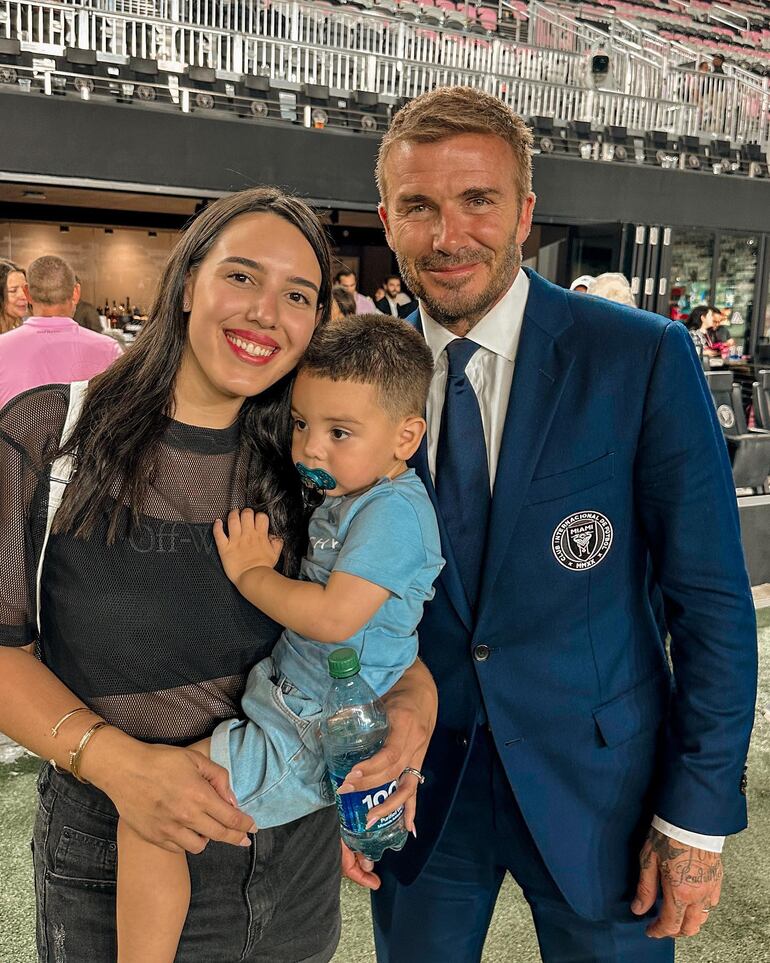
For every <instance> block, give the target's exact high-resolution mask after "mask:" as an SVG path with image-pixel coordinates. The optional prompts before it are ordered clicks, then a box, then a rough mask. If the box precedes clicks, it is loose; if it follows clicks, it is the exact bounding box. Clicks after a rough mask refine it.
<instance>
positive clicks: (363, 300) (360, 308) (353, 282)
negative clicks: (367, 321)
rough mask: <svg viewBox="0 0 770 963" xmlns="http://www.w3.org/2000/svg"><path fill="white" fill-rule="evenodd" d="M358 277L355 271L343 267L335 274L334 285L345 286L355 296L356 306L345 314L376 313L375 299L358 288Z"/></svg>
mask: <svg viewBox="0 0 770 963" xmlns="http://www.w3.org/2000/svg"><path fill="white" fill-rule="evenodd" d="M357 285H358V279H357V278H356V274H355V271H349V270H348V269H347V268H343V269H342V270H341V271H337V273H336V274H335V275H334V286H335V287H337V286H339V287H341V288H344V290H345V291H347V292H348V294H351V295H352V296H353V301H354V306H353V310H352V311H344V312H343V314H374V313H375V312H376V311H377V309H376V308H375V306H374V301H372V299H371V298H368V297H367V296H366V295H365V294H361V292H360V291H359V290H358V287H357Z"/></svg>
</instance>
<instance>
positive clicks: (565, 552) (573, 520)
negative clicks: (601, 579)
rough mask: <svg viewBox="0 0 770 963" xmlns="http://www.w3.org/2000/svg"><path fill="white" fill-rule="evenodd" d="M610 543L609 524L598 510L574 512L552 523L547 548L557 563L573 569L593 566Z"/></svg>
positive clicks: (603, 555)
mask: <svg viewBox="0 0 770 963" xmlns="http://www.w3.org/2000/svg"><path fill="white" fill-rule="evenodd" d="M611 545H612V524H611V523H610V520H609V518H607V516H606V515H602V514H601V512H576V513H575V514H574V515H570V516H568V517H567V518H565V519H563V520H562V521H561V522H559V524H558V525H557V526H556V528H555V530H554V533H553V538H552V539H551V549H552V550H553V554H554V556H555V557H556V561H557V562H558V563H559V565H563V566H564V568H568V569H571V570H572V571H573V572H584V571H585V570H586V569H588V568H594V566H596V565H598V564H599V562H601V561H602V559H603V558H604V557H605V556H606V554H607V552H609V550H610V547H611Z"/></svg>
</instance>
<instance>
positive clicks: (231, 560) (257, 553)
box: [214, 508, 283, 583]
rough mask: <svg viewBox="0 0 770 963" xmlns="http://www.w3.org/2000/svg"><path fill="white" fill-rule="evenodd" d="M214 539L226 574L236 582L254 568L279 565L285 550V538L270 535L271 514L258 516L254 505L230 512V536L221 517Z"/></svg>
mask: <svg viewBox="0 0 770 963" xmlns="http://www.w3.org/2000/svg"><path fill="white" fill-rule="evenodd" d="M214 541H215V542H216V544H217V548H218V549H219V557H220V558H221V559H222V565H223V567H224V570H225V573H226V574H227V577H228V578H229V579H230V581H231V582H235V583H237V582H238V579H239V578H240V577H241V576H242V575H243V574H244V572H248V570H249V569H251V568H257V567H259V566H266V567H267V568H275V565H276V563H277V561H278V559H279V558H280V555H281V550H282V549H283V539H282V538H277V537H276V536H273V535H270V534H269V522H268V518H267V515H265V514H263V513H262V512H260V513H258V514H256V515H255V514H254V511H253V510H252V509H251V508H244V509H243V511H242V512H238V511H232V512H230V514H229V515H228V516H227V534H226V535H225V529H224V526H223V525H222V520H221V519H220V518H218V519H217V520H216V521H215V522H214Z"/></svg>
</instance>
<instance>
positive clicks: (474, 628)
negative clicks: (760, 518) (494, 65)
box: [373, 87, 757, 963]
mask: <svg viewBox="0 0 770 963" xmlns="http://www.w3.org/2000/svg"><path fill="white" fill-rule="evenodd" d="M531 147H532V135H531V132H530V131H529V130H528V128H527V127H526V126H525V124H524V122H523V120H522V119H521V118H520V117H517V116H516V115H514V114H513V113H512V112H511V111H510V109H509V108H508V107H506V106H505V105H504V104H502V103H501V102H500V101H499V100H497V99H496V98H494V97H492V96H490V95H488V94H485V93H482V92H480V91H477V90H474V89H472V88H464V87H454V88H439V89H436V90H434V91H431V92H430V93H427V94H424V95H422V96H420V97H417V98H416V99H414V100H412V101H410V102H409V103H408V104H407V105H406V106H404V107H403V108H402V109H401V110H400V111H399V112H398V113H397V114H396V115H395V117H394V119H393V122H392V124H391V127H390V129H389V131H388V132H387V134H386V135H385V137H384V138H383V140H382V143H381V147H380V155H379V160H378V167H377V181H378V186H379V188H380V196H381V204H380V208H379V210H380V216H381V218H382V221H383V224H384V226H385V230H386V237H387V240H388V243H389V245H390V246H391V248H392V249H393V251H394V252H395V254H396V257H397V260H398V263H399V268H400V270H401V273H402V275H403V277H404V279H405V281H406V283H407V284H408V286H409V288H410V290H412V291H414V292H415V293H416V294H417V296H418V297H419V300H420V311H419V315H417V316H415V317H414V319H413V321H414V323H415V324H416V325H417V326H418V327H419V328H420V329H421V330H422V331H423V333H424V335H425V338H426V341H427V343H428V345H429V347H430V348H431V350H432V352H433V355H434V360H435V363H436V370H435V374H434V378H433V383H432V385H431V391H430V393H429V397H428V406H427V413H426V420H427V424H428V431H427V441H426V444H425V445H424V446H423V447H422V448H421V449H420V451H419V452H418V455H417V456H416V458H415V459H414V464H415V468H416V470H417V472H418V474H419V475H420V477H421V478H422V479H423V482H424V483H425V485H426V488H427V489H428V492H429V494H430V495H431V497H432V498H433V499H434V504H435V505H436V506H437V514H438V519H439V529H440V531H441V536H442V554H443V555H444V557H445V558H446V566H445V568H444V569H443V571H442V573H441V575H440V576H439V580H438V582H437V587H436V596H435V598H434V600H433V601H432V602H431V603H429V604H428V605H427V606H426V612H425V616H424V618H423V620H422V622H421V624H420V627H419V637H420V652H421V656H422V658H424V659H425V660H426V662H427V664H428V666H429V668H430V669H431V671H432V672H433V674H434V677H435V679H436V683H437V685H438V689H439V718H438V722H437V725H436V730H435V733H434V736H433V739H432V741H431V744H430V748H429V751H428V755H427V756H426V760H425V765H424V767H423V768H424V771H425V773H426V776H427V780H426V783H425V786H423V788H422V790H421V797H420V807H419V811H418V813H417V839H416V845H414V846H412V845H410V846H409V847H408V848H407V849H405V850H404V852H403V853H401V854H399V858H398V859H394V858H391V857H390V855H389V854H387V855H386V857H385V858H384V859H383V860H382V861H381V863H379V864H378V872H379V873H380V875H381V877H382V886H381V888H380V889H379V890H378V891H377V892H376V893H375V894H374V897H373V912H374V919H375V938H376V944H377V954H378V959H379V960H380V963H417V961H419V963H439V961H440V963H444V961H446V960H462V961H463V963H474V961H477V960H479V959H480V958H481V954H482V948H483V944H484V938H485V935H486V931H487V927H488V925H489V921H490V918H491V916H492V912H493V908H494V904H495V900H496V898H497V894H498V891H499V888H500V885H501V883H502V880H503V877H504V874H505V872H506V871H510V872H511V873H512V874H513V876H514V877H515V878H516V880H517V881H518V883H519V884H520V886H521V887H522V890H523V892H524V895H525V897H526V898H527V900H528V902H529V905H530V908H531V911H532V914H533V917H534V921H535V927H536V931H537V937H538V941H539V945H540V951H541V954H542V957H543V959H544V960H545V961H547V963H565V961H568V960H569V961H570V963H589V961H590V963H596V961H598V960H601V961H602V963H610V961H613V963H630V961H634V963H642V961H645V963H652V961H655V963H662V961H670V960H671V959H672V958H673V953H674V941H673V939H671V937H675V936H688V935H692V934H694V933H697V932H698V930H699V929H700V928H701V926H702V925H703V923H704V921H705V920H706V919H707V918H708V913H709V911H710V910H712V909H713V908H714V907H715V906H716V904H717V902H718V900H719V893H720V887H721V880H722V864H721V858H720V855H719V851H720V850H721V847H722V842H723V838H722V837H723V835H724V834H727V833H733V832H739V831H740V830H741V829H743V828H744V827H745V825H746V800H745V795H744V790H745V783H744V779H743V767H744V763H745V758H746V751H747V747H748V741H749V735H750V733H751V728H752V724H753V721H754V700H755V695H756V670H757V662H756V630H755V620H754V607H753V603H752V598H751V592H750V589H749V585H748V579H747V576H746V570H745V563H744V560H743V552H742V548H741V543H740V533H739V525H738V515H737V510H736V503H735V492H734V488H733V480H732V474H731V470H730V464H729V459H728V458H727V453H726V450H725V445H724V440H723V437H722V432H721V429H720V428H719V425H718V422H717V420H716V413H715V411H714V408H713V405H712V404H711V402H710V400H709V397H708V390H707V388H706V386H705V384H704V379H703V373H702V370H701V366H700V364H699V363H698V359H697V357H696V356H695V352H694V351H693V347H692V344H691V342H690V339H689V338H688V336H687V333H686V332H685V331H684V330H683V328H682V326H681V324H679V323H678V322H674V321H668V320H666V319H664V318H661V317H659V316H657V315H652V314H649V313H647V312H643V311H630V310H629V309H628V308H621V307H619V306H617V305H615V304H612V303H611V302H609V301H605V300H602V299H597V298H591V297H582V296H580V297H579V296H577V295H574V294H571V293H570V292H566V291H564V290H563V289H562V288H559V287H556V286H555V285H552V284H550V283H549V282H547V281H545V280H544V279H543V278H541V277H539V276H538V275H537V274H536V273H535V272H533V271H530V270H526V271H524V270H522V268H521V245H522V244H523V242H524V240H525V239H526V237H527V235H528V233H529V231H530V226H531V222H532V211H533V207H534V202H535V197H534V194H532V191H531ZM415 197H419V198H420V199H421V200H420V203H419V204H415V202H414V198H415ZM597 344H600V345H601V346H602V350H601V351H597V350H596V345H597ZM619 386H622V392H623V404H622V406H621V407H622V410H621V409H620V408H619V406H618V402H617V398H618V390H619ZM715 493H717V494H716V497H717V499H718V501H719V503H720V505H723V506H724V507H725V510H724V511H723V512H720V514H719V518H718V519H715V520H714V521H713V523H712V521H711V520H710V522H709V525H708V526H704V524H703V515H702V513H703V505H704V504H711V503H712V502H713V500H714V498H715ZM650 565H651V571H652V573H653V578H652V581H653V583H654V585H655V586H656V588H657V589H658V590H659V591H660V593H661V597H662V599H663V601H664V603H665V621H666V626H667V628H668V630H669V632H670V634H671V639H672V642H671V657H672V661H673V672H674V674H675V677H676V691H675V693H674V692H673V691H672V677H671V673H670V671H669V665H668V661H667V657H666V652H665V648H664V646H663V644H662V637H661V633H660V630H659V627H658V624H657V621H656V617H655V613H654V611H653V608H652V606H651V602H650V598H651V595H650V581H649V579H648V571H649V570H650V568H649V566H650ZM645 837H646V838H645ZM661 889H662V901H661V903H660V906H659V912H657V911H656V909H655V904H656V897H657V896H658V893H659V890H661ZM648 937H655V938H656V939H649V938H648Z"/></svg>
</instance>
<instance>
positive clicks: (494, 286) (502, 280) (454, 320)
mask: <svg viewBox="0 0 770 963" xmlns="http://www.w3.org/2000/svg"><path fill="white" fill-rule="evenodd" d="M396 261H397V262H398V267H399V271H400V272H401V277H402V278H403V279H404V280H405V281H406V286H407V287H408V288H409V290H410V291H411V292H412V294H414V295H416V296H417V297H418V298H419V299H420V301H421V302H422V303H423V304H424V306H425V309H426V311H427V312H428V314H429V315H430V316H431V318H433V320H434V321H436V322H437V323H438V324H440V325H442V326H443V327H445V328H456V329H458V331H462V333H463V334H467V333H468V331H470V330H471V328H473V327H474V326H475V325H476V324H478V322H479V321H480V320H481V319H482V318H483V317H484V315H485V314H487V313H488V311H489V310H490V308H491V307H492V306H493V305H494V304H496V303H497V301H499V300H500V298H501V297H502V296H503V295H504V294H505V292H506V291H507V290H508V288H509V287H510V286H511V284H512V282H513V279H514V278H515V277H516V274H517V273H518V271H519V268H520V267H521V246H520V245H519V244H517V243H516V238H515V236H512V237H511V238H510V242H509V244H508V245H507V246H506V248H505V253H504V255H503V257H502V260H501V261H500V263H499V265H498V266H497V268H496V269H495V270H494V273H493V274H492V276H491V277H490V279H489V283H488V284H487V286H486V287H485V289H484V290H483V291H481V292H480V293H479V294H475V295H466V294H465V293H464V291H463V286H462V283H461V284H460V285H459V286H458V287H457V288H452V287H449V286H447V287H446V288H445V289H444V292H443V293H442V295H441V299H440V300H437V299H436V297H435V295H431V294H430V293H429V292H428V291H427V290H426V289H425V286H424V285H423V283H422V281H421V280H420V270H421V269H422V270H425V269H428V268H431V267H455V266H457V265H460V264H467V263H473V262H476V261H478V262H483V263H484V264H490V263H492V262H493V261H494V254H493V253H492V252H487V251H484V252H480V256H476V257H468V256H467V255H466V256H464V257H463V256H457V255H456V256H454V257H441V258H438V257H435V256H434V257H432V258H417V259H415V260H414V261H408V260H407V259H406V258H405V257H402V256H401V255H400V254H399V253H398V252H396Z"/></svg>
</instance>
